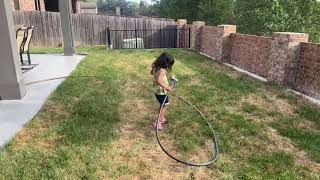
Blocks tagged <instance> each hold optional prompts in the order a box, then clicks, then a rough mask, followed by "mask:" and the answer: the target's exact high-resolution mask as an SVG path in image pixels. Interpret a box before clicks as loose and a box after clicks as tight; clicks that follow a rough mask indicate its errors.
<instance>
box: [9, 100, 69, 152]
mask: <svg viewBox="0 0 320 180" xmlns="http://www.w3.org/2000/svg"><path fill="white" fill-rule="evenodd" d="M42 111H45V112H47V113H49V114H59V116H64V117H68V116H69V113H68V112H67V111H66V110H65V108H64V106H63V105H59V103H57V102H53V101H52V100H48V101H47V104H46V105H45V106H44V107H43V109H42ZM56 122H57V119H55V118H54V116H49V115H46V116H45V117H43V118H42V117H41V116H37V117H36V118H35V119H34V120H32V122H31V123H30V124H29V125H28V126H27V127H24V128H23V129H22V130H21V131H20V132H19V133H18V134H17V135H16V137H15V139H14V141H13V142H12V145H13V148H14V149H15V150H18V149H23V148H24V147H26V146H28V145H30V144H31V143H33V144H32V145H33V146H37V147H38V148H43V149H50V148H51V147H53V146H54V145H55V144H56V143H58V142H59V140H60V139H61V137H59V136H58V135H56V136H55V138H46V139H42V138H41V135H42V134H43V133H45V132H47V131H48V129H49V128H50V127H51V126H53V125H54V124H55V123H56Z"/></svg>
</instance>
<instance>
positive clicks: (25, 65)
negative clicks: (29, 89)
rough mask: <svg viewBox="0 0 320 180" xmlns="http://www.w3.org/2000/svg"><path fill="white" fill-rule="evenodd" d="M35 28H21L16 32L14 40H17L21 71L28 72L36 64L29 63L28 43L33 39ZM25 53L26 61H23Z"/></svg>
mask: <svg viewBox="0 0 320 180" xmlns="http://www.w3.org/2000/svg"><path fill="white" fill-rule="evenodd" d="M34 28H35V26H30V27H22V28H19V29H18V30H17V32H16V38H17V45H18V50H19V55H20V61H21V65H22V70H30V69H32V68H34V67H35V66H37V64H32V63H31V57H30V43H31V40H32V37H33V32H34ZM24 53H26V54H27V57H28V59H27V60H24V59H23V54H24Z"/></svg>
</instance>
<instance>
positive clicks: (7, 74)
mask: <svg viewBox="0 0 320 180" xmlns="http://www.w3.org/2000/svg"><path fill="white" fill-rule="evenodd" d="M0 24H1V26H0V35H1V40H0V54H1V56H0V98H1V99H2V100H11V99H21V98H22V97H23V96H24V95H25V93H26V90H25V86H24V82H23V77H22V73H21V67H20V64H19V63H20V62H19V57H18V48H17V41H16V36H15V28H14V22H13V16H12V9H11V1H7V0H2V1H0Z"/></svg>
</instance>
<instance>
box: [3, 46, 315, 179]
mask: <svg viewBox="0 0 320 180" xmlns="http://www.w3.org/2000/svg"><path fill="white" fill-rule="evenodd" d="M78 51H80V52H85V53H88V54H89V55H88V57H87V59H86V60H85V61H83V62H82V63H81V64H80V65H79V67H78V68H77V70H76V71H75V72H74V73H73V74H72V76H80V75H86V76H88V75H94V76H99V78H69V79H67V80H66V81H65V82H64V83H63V84H62V85H61V86H59V88H58V89H57V91H56V92H54V93H53V94H52V95H51V97H50V99H49V100H48V101H47V103H46V104H45V106H44V107H43V108H42V110H41V112H40V113H39V114H38V115H37V116H36V117H35V118H34V119H33V120H32V121H31V122H30V123H29V124H28V125H27V126H26V127H25V128H24V129H23V130H22V131H21V132H20V133H18V134H17V136H16V137H15V138H14V139H13V140H12V141H11V142H10V143H9V144H7V145H6V146H5V148H4V149H3V150H2V152H0V179H47V178H55V179H62V178H63V179H80V178H81V179H132V178H138V179H213V178H219V179H319V178H320V175H319V174H320V151H319V147H320V110H319V109H318V108H316V107H314V106H312V105H310V104H308V103H307V102H305V101H304V100H303V99H301V98H300V97H297V96H295V95H293V94H291V93H289V92H286V91H285V90H284V89H282V88H280V87H277V86H275V85H273V84H269V83H262V82H259V81H257V80H254V79H252V78H250V77H247V76H245V75H242V74H240V73H237V72H235V71H233V70H231V69H229V68H227V67H225V66H223V65H221V64H219V63H216V62H214V61H212V60H210V59H208V58H206V57H204V56H201V55H198V54H196V53H194V52H191V51H185V50H169V52H170V53H171V54H172V55H173V56H174V57H175V58H176V60H177V63H176V64H175V66H174V74H175V75H176V76H177V77H178V78H179V80H180V82H179V84H178V87H177V90H176V91H175V93H176V94H179V95H181V96H184V97H185V98H187V99H188V100H190V101H191V102H193V103H194V104H195V105H196V106H197V107H199V108H200V109H201V110H202V111H203V113H204V114H205V116H206V117H207V118H208V120H209V121H210V122H211V123H212V125H213V126H214V128H215V129H216V130H217V132H218V133H219V139H220V146H221V159H220V161H219V162H218V163H217V164H215V165H213V166H210V167H202V168H193V167H187V166H184V165H181V164H177V163H176V162H174V161H173V160H171V159H169V158H168V157H167V156H166V155H165V154H164V153H163V152H162V151H161V149H160V148H159V146H158V145H157V143H156V139H155V133H154V131H153V128H152V122H153V121H154V120H155V119H156V115H157V109H158V104H157V102H156V100H155V98H154V96H153V94H152V76H151V75H150V74H149V71H150V65H151V63H152V61H153V60H154V59H155V58H156V57H157V56H158V55H159V54H160V52H161V50H121V51H117V50H113V51H109V50H105V49H104V48H102V47H81V48H79V49H78ZM34 52H51V53H52V52H56V53H61V52H62V51H61V49H43V48H41V49H35V50H34ZM167 119H168V120H169V124H168V125H167V127H166V128H165V130H164V131H163V132H162V135H161V136H162V139H163V142H164V144H166V146H167V147H168V148H169V149H170V150H171V151H173V152H175V154H176V155H177V156H179V157H183V158H185V159H188V160H196V161H205V160H206V159H208V158H210V157H211V156H210V151H208V149H209V147H210V145H211V144H210V143H211V142H210V137H211V134H210V129H209V128H208V127H207V126H206V124H205V122H203V121H202V120H201V118H200V117H199V116H198V115H197V114H196V113H195V112H193V111H192V110H191V109H190V107H188V106H186V105H185V104H183V103H179V100H178V99H177V98H175V96H173V97H171V106H170V109H169V112H168V117H167Z"/></svg>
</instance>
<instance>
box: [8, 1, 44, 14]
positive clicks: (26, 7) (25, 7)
mask: <svg viewBox="0 0 320 180" xmlns="http://www.w3.org/2000/svg"><path fill="white" fill-rule="evenodd" d="M11 4H12V9H13V10H14V9H15V0H12V2H11ZM19 6H20V11H36V4H35V1H34V0H19ZM40 8H41V11H45V10H46V8H45V4H44V0H40Z"/></svg>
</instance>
